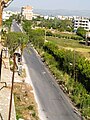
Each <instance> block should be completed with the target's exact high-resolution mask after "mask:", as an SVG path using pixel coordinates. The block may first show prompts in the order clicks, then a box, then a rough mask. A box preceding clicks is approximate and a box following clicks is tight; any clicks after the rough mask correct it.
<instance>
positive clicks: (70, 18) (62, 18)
mask: <svg viewBox="0 0 90 120" xmlns="http://www.w3.org/2000/svg"><path fill="white" fill-rule="evenodd" d="M57 19H60V20H72V19H73V16H61V15H57Z"/></svg>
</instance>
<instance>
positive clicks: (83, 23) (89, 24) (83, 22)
mask: <svg viewBox="0 0 90 120" xmlns="http://www.w3.org/2000/svg"><path fill="white" fill-rule="evenodd" d="M73 24H74V30H75V31H76V30H77V29H78V28H79V27H82V28H84V29H85V30H87V31H89V30H90V21H89V19H88V18H84V17H74V20H73Z"/></svg>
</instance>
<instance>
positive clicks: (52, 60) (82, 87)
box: [25, 19, 90, 119]
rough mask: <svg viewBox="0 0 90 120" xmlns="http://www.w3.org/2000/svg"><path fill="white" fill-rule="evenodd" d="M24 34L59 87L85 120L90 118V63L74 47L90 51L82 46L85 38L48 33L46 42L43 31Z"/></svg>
mask: <svg viewBox="0 0 90 120" xmlns="http://www.w3.org/2000/svg"><path fill="white" fill-rule="evenodd" d="M42 21H43V19H42ZM40 22H41V21H40ZM43 24H45V23H43ZM42 26H44V25H42ZM45 27H46V26H45ZM25 31H26V33H27V34H28V35H29V41H30V42H31V43H33V45H34V46H35V48H36V49H37V50H38V52H39V53H40V54H41V56H42V57H43V59H44V61H45V63H46V64H47V65H48V67H49V69H50V70H51V72H52V74H53V75H54V76H55V78H56V81H57V82H58V84H59V85H60V86H61V88H62V89H63V90H64V92H66V93H68V95H69V97H70V98H71V99H72V101H73V102H74V105H75V106H76V107H77V108H78V109H79V110H80V112H81V113H82V116H85V117H86V119H88V118H90V61H88V60H87V59H86V58H85V57H83V56H81V54H80V53H79V52H77V51H74V50H73V48H75V49H76V48H82V49H83V48H84V49H85V48H87V49H88V48H89V47H85V46H84V45H80V44H79V41H80V40H83V38H82V37H83V36H82V37H79V36H78V35H74V34H65V33H57V34H56V33H52V32H51V31H47V32H46V35H47V40H48V41H50V42H44V31H43V30H40V29H37V30H32V29H31V31H29V30H28V32H27V30H25ZM38 37H39V38H41V39H39V38H38ZM42 41H43V42H42ZM52 41H53V42H52ZM67 47H69V50H68V49H67ZM70 48H72V49H71V50H70Z"/></svg>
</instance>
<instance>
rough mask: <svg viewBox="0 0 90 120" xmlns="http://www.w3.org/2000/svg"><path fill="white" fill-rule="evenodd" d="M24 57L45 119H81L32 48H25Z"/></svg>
mask: <svg viewBox="0 0 90 120" xmlns="http://www.w3.org/2000/svg"><path fill="white" fill-rule="evenodd" d="M28 51H30V52H28ZM24 58H25V61H26V64H27V67H28V70H29V74H30V77H31V80H32V84H33V86H34V89H35V93H36V95H37V97H38V100H39V103H40V105H41V108H42V111H43V112H44V114H45V117H46V120H81V118H80V116H79V115H78V114H77V113H76V112H75V110H74V109H73V107H72V106H71V104H70V103H69V100H68V99H67V97H66V95H65V94H64V93H63V92H62V90H61V89H60V88H59V86H58V85H57V83H56V82H55V79H54V78H53V77H52V75H51V74H50V73H49V71H48V70H47V68H46V67H45V65H44V64H43V63H42V61H41V59H40V57H39V56H38V54H36V52H35V51H34V49H33V48H31V47H28V48H26V50H25V51H24Z"/></svg>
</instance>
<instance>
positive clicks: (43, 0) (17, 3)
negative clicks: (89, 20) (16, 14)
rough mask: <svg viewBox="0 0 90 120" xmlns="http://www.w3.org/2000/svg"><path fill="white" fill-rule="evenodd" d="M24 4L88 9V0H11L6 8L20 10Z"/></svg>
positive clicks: (54, 7) (38, 6)
mask: <svg viewBox="0 0 90 120" xmlns="http://www.w3.org/2000/svg"><path fill="white" fill-rule="evenodd" d="M26 5H30V6H33V8H34V9H49V10H56V9H67V10H90V0H13V2H12V3H11V4H10V5H9V7H8V9H9V10H12V11H20V8H21V7H22V6H26Z"/></svg>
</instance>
